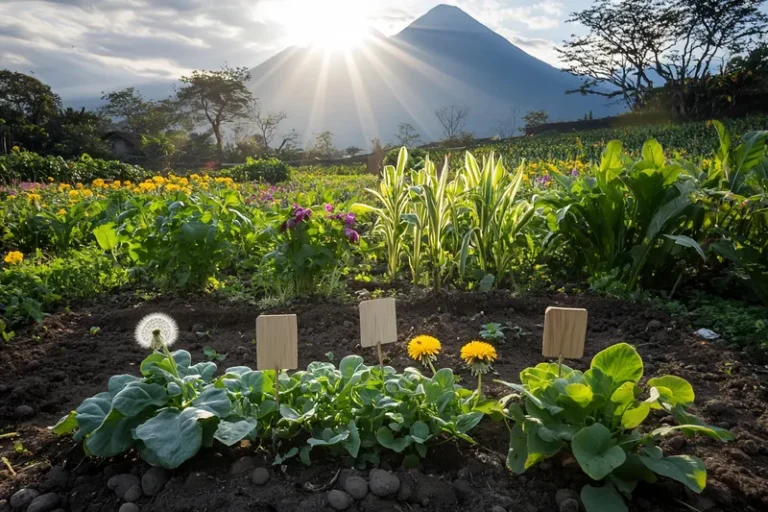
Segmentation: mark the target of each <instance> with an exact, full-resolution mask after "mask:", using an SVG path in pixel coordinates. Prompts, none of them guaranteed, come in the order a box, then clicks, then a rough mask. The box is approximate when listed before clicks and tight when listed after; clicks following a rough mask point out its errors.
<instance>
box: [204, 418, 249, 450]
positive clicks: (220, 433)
mask: <svg viewBox="0 0 768 512" xmlns="http://www.w3.org/2000/svg"><path fill="white" fill-rule="evenodd" d="M256 425H257V422H256V420H255V419H254V418H246V419H244V420H240V421H234V422H231V421H224V420H222V421H221V422H219V426H218V427H217V428H216V433H215V434H214V435H213V437H214V439H216V440H217V441H219V442H221V443H223V444H224V445H226V446H233V445H235V444H237V443H239V442H240V441H242V440H243V439H245V438H246V437H247V436H248V434H250V433H251V432H252V431H253V429H255V428H256Z"/></svg>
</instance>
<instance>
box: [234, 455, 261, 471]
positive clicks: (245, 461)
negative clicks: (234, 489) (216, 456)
mask: <svg viewBox="0 0 768 512" xmlns="http://www.w3.org/2000/svg"><path fill="white" fill-rule="evenodd" d="M255 466H256V459H255V458H253V457H242V458H240V459H237V460H236V461H235V463H234V464H232V471H231V473H232V474H233V475H239V474H241V473H245V472H247V471H250V470H251V469H253V468H254V467H255Z"/></svg>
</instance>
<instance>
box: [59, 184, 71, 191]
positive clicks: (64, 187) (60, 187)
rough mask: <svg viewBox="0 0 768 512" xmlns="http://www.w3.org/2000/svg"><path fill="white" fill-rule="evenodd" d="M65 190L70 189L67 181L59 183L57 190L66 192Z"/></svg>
mask: <svg viewBox="0 0 768 512" xmlns="http://www.w3.org/2000/svg"><path fill="white" fill-rule="evenodd" d="M67 190H72V185H70V184H68V183H60V184H59V192H66V191H67Z"/></svg>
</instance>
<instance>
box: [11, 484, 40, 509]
mask: <svg viewBox="0 0 768 512" xmlns="http://www.w3.org/2000/svg"><path fill="white" fill-rule="evenodd" d="M38 496H40V493H39V492H38V491H36V490H35V489H30V488H28V487H27V488H24V489H19V490H18V491H16V492H15V493H14V494H13V496H11V508H20V509H25V508H27V507H28V506H29V504H30V503H32V500H34V499H35V498H37V497H38Z"/></svg>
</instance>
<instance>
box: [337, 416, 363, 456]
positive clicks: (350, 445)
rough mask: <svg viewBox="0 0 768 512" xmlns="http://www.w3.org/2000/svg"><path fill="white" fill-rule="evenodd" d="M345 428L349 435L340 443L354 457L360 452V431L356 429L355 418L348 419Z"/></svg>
mask: <svg viewBox="0 0 768 512" xmlns="http://www.w3.org/2000/svg"><path fill="white" fill-rule="evenodd" d="M347 430H349V437H348V438H347V439H346V440H344V441H343V442H342V443H341V445H342V446H343V447H344V448H345V449H346V450H347V452H349V454H350V455H351V456H352V457H353V458H355V459H356V458H357V455H358V453H360V431H359V430H358V429H357V424H356V423H355V420H349V423H347Z"/></svg>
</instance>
